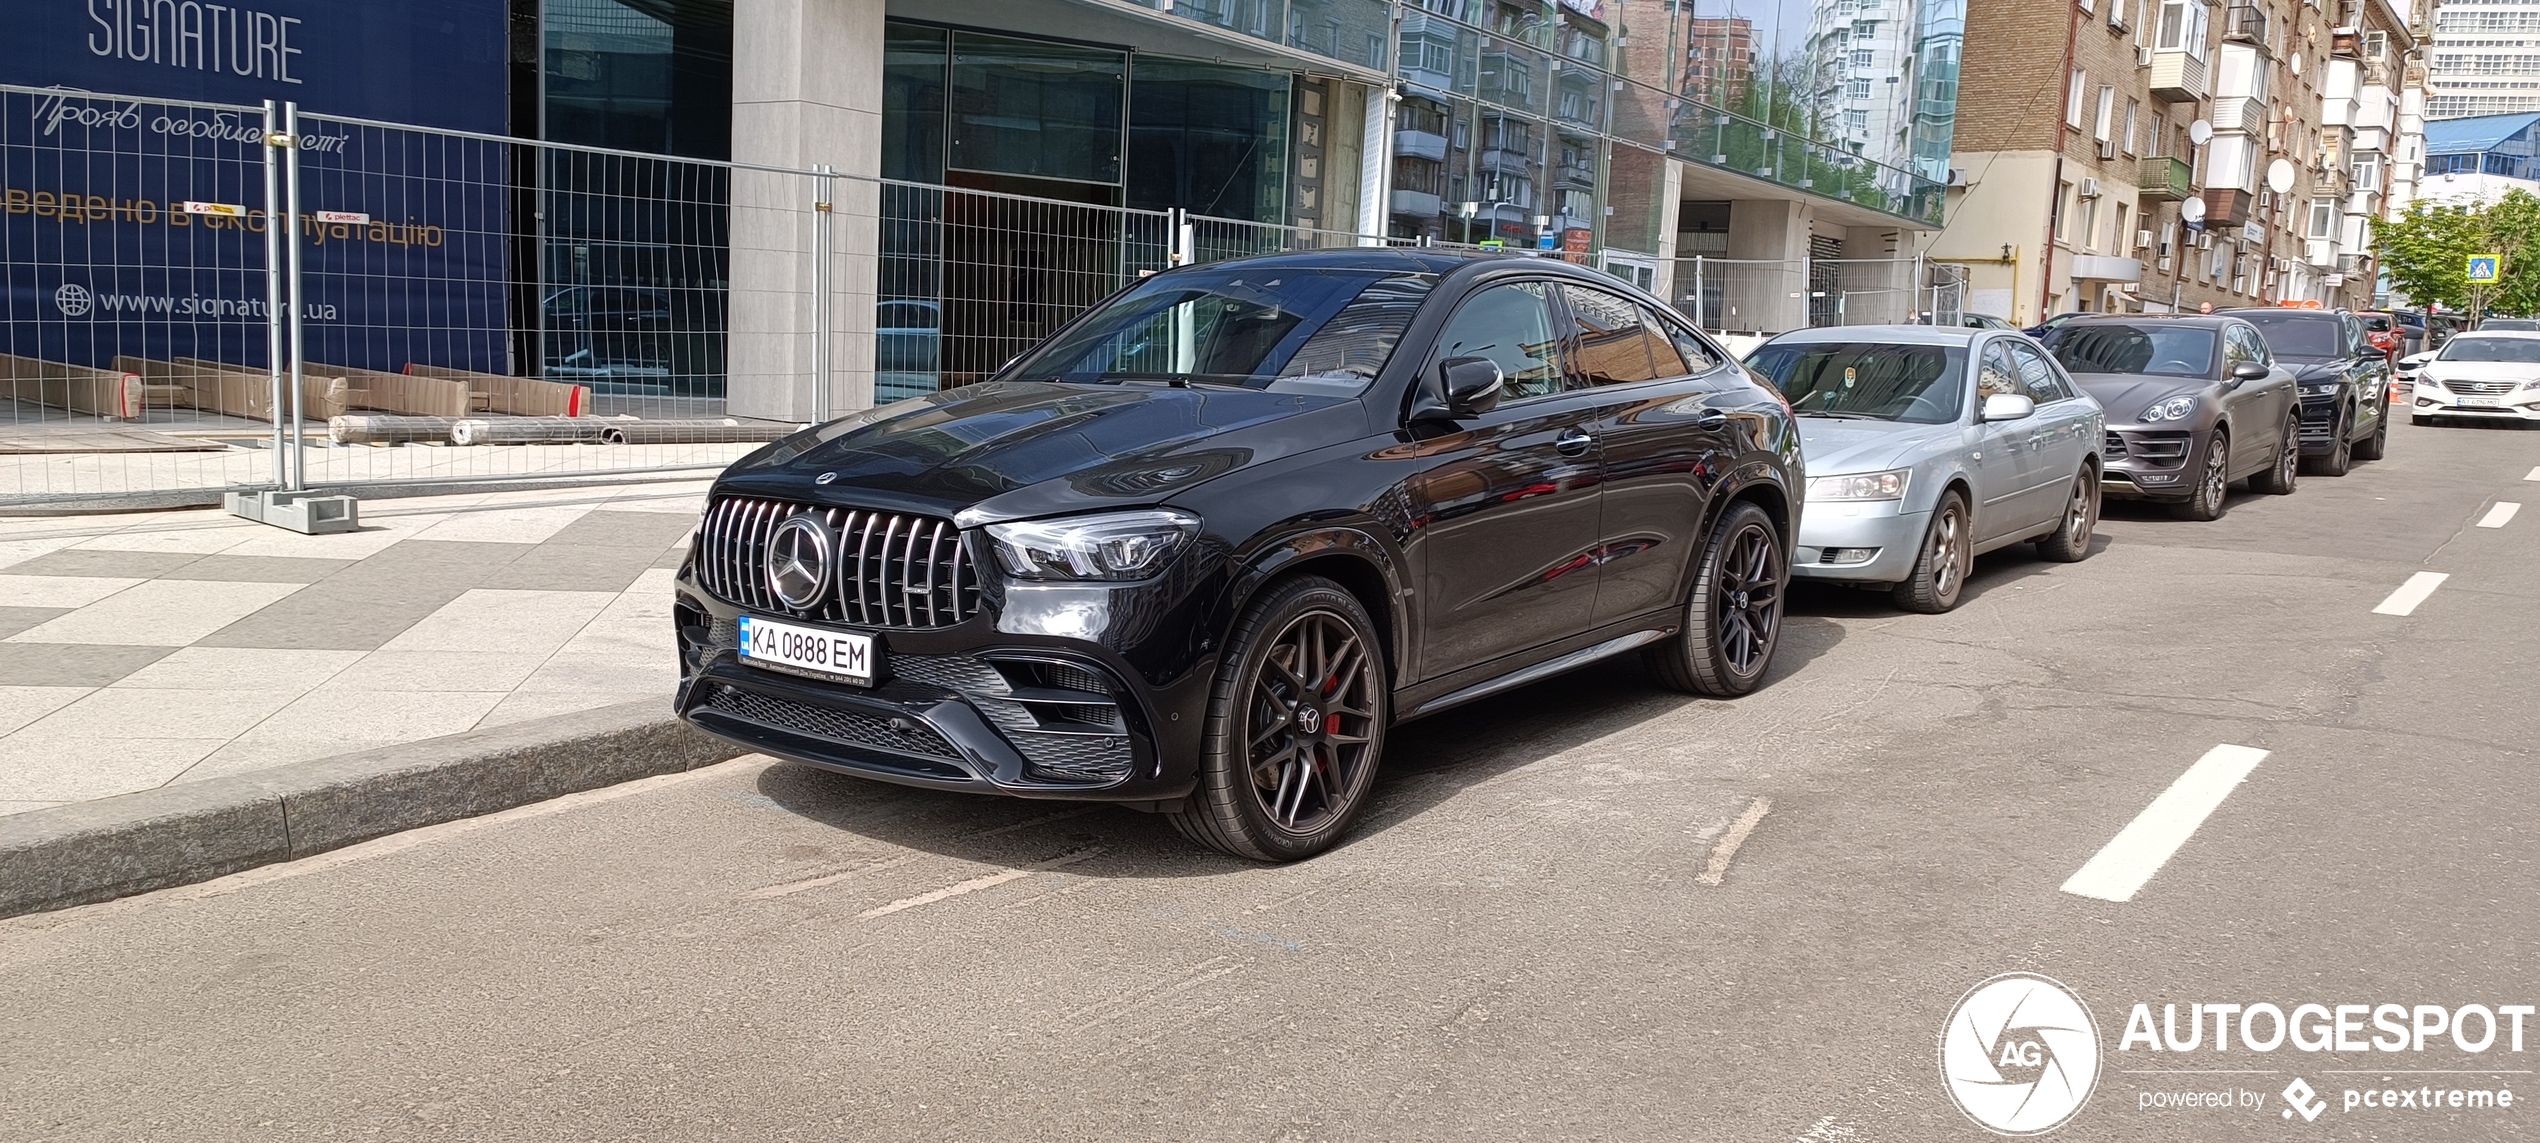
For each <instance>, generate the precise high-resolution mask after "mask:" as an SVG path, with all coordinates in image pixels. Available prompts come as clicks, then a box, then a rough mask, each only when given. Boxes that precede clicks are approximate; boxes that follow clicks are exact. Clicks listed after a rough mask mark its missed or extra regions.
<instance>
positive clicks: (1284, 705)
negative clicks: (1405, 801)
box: [1172, 576, 1390, 861]
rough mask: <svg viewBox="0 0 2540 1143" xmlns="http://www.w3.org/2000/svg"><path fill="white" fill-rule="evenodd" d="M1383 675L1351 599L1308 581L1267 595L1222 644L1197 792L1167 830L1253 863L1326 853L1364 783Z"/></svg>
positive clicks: (1378, 653) (1373, 755)
mask: <svg viewBox="0 0 2540 1143" xmlns="http://www.w3.org/2000/svg"><path fill="white" fill-rule="evenodd" d="M1387 678H1388V675H1387V673H1386V671H1385V663H1384V652H1383V650H1382V644H1381V643H1380V642H1379V641H1378V639H1377V637H1376V624H1375V622H1374V621H1373V620H1371V619H1369V618H1368V617H1367V609H1366V608H1365V607H1363V606H1361V605H1360V604H1359V602H1358V598H1357V597H1356V596H1353V595H1351V594H1350V593H1349V592H1348V591H1347V590H1345V589H1343V588H1342V587H1341V586H1340V585H1339V584H1336V583H1334V582H1332V581H1330V580H1328V579H1324V578H1322V577H1320V576H1300V577H1298V578H1296V579H1292V580H1289V581H1287V582H1285V583H1282V584H1279V585H1278V586H1276V587H1273V588H1271V589H1270V590H1269V591H1268V592H1267V593H1266V594H1265V595H1264V596H1263V597H1262V598H1260V599H1257V600H1255V601H1254V602H1253V603H1252V605H1251V606H1249V607H1247V608H1245V610H1244V615H1243V618H1242V619H1241V620H1240V621H1238V622H1237V623H1236V624H1235V630H1234V634H1233V636H1232V637H1231V638H1229V639H1228V640H1227V642H1226V656H1225V659H1224V662H1223V665H1222V666H1221V667H1219V669H1218V674H1217V685H1216V687H1215V688H1214V689H1213V690H1212V691H1211V692H1210V694H1209V700H1208V723H1207V728H1206V734H1205V736H1204V737H1203V739H1202V741H1201V744H1200V772H1199V788H1198V789H1196V790H1193V791H1192V792H1191V796H1190V798H1189V799H1188V801H1187V802H1185V803H1184V805H1183V807H1182V808H1181V809H1180V810H1177V811H1175V812H1174V813H1173V815H1172V817H1173V824H1174V826H1175V827H1176V828H1178V829H1180V830H1181V831H1182V833H1183V835H1184V836H1187V837H1189V838H1190V839H1191V840H1193V841H1197V842H1199V843H1200V844H1202V845H1206V846H1208V847H1210V848H1212V849H1216V850H1220V851H1222V852H1225V853H1229V854H1232V855H1234V856H1236V857H1246V858H1251V859H1252V860H1255V861H1295V860H1298V859H1300V858H1306V857H1312V856H1314V855H1315V854H1317V853H1321V852H1322V851H1324V850H1326V849H1329V848H1331V847H1332V845H1333V843H1335V842H1337V841H1339V840H1340V837H1341V835H1342V834H1343V833H1345V832H1347V831H1348V829H1349V824H1350V822H1351V820H1352V819H1354V818H1356V817H1357V816H1358V811H1359V808H1360V807H1361V806H1362V805H1363V804H1365V802H1366V800H1367V791H1368V789H1369V788H1370V787H1371V786H1373V785H1374V783H1375V776H1376V761H1377V759H1378V758H1379V757H1381V756H1382V755H1383V753H1384V746H1385V723H1386V721H1387V719H1388V717H1389V714H1388V711H1387V709H1386V705H1387V702H1388V700H1389V697H1390V696H1389V694H1388V691H1387V685H1388V684H1387Z"/></svg>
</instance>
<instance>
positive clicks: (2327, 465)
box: [2311, 412, 2355, 476]
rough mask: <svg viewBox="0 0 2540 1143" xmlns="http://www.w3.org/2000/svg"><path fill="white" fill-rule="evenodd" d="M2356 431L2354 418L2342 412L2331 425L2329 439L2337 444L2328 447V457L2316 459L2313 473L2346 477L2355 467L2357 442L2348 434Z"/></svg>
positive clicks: (2313, 462) (2313, 463)
mask: <svg viewBox="0 0 2540 1143" xmlns="http://www.w3.org/2000/svg"><path fill="white" fill-rule="evenodd" d="M2353 431H2355V419H2354V417H2352V416H2350V415H2348V414H2346V413H2343V412H2340V413H2339V414H2337V418H2336V420H2335V421H2333V422H2331V423H2330V425H2329V432H2328V439H2329V440H2331V441H2334V442H2336V443H2334V444H2331V445H2330V446H2329V447H2328V455H2327V456H2323V457H2319V458H2316V459H2314V460H2313V461H2312V462H2311V463H2312V465H2313V466H2314V467H2313V468H2312V469H2311V471H2313V472H2316V473H2318V474H2319V475H2321V476H2344V475H2346V474H2347V473H2348V472H2349V471H2351V470H2353V468H2354V467H2355V442H2353V441H2350V440H2347V439H2346V434H2348V433H2350V432H2353Z"/></svg>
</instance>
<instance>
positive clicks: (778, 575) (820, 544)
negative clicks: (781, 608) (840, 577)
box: [767, 512, 830, 611]
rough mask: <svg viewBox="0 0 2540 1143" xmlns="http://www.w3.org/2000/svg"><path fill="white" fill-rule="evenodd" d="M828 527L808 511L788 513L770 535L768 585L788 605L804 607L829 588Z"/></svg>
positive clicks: (816, 601) (816, 599)
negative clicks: (796, 514) (790, 514)
mask: <svg viewBox="0 0 2540 1143" xmlns="http://www.w3.org/2000/svg"><path fill="white" fill-rule="evenodd" d="M829 548H830V540H829V528H828V526H827V525H824V524H822V523H821V522H820V518H819V517H817V516H813V515H812V514H810V513H808V512H806V513H803V514H802V515H799V516H792V517H788V518H787V519H786V520H785V522H784V523H782V524H778V525H777V526H776V534H775V535H773V536H769V537H768V538H767V586H768V588H769V589H770V590H772V591H774V592H775V593H776V598H777V600H778V601H779V602H782V603H783V604H784V605H785V606H787V607H790V608H793V609H794V610H796V611H801V610H803V609H805V608H808V607H811V606H812V605H814V604H817V603H819V602H820V597H821V595H822V594H823V593H825V592H827V591H828V590H829Z"/></svg>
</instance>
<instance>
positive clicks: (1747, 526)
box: [1641, 501, 1790, 698]
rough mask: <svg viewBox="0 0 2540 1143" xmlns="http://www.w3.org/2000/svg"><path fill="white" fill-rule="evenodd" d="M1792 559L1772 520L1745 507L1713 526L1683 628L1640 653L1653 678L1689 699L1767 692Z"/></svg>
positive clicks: (1754, 508)
mask: <svg viewBox="0 0 2540 1143" xmlns="http://www.w3.org/2000/svg"><path fill="white" fill-rule="evenodd" d="M1789 590H1790V553H1789V551H1788V550H1787V549H1785V548H1783V547H1782V532H1781V529H1780V528H1779V527H1776V526H1775V525H1774V524H1773V518H1772V516H1771V515H1770V514H1768V513H1766V512H1765V511H1764V510H1763V509H1762V508H1759V507H1757V506H1755V505H1754V504H1753V503H1750V502H1746V501H1740V502H1739V503H1737V504H1735V505H1733V506H1731V507H1730V508H1729V510H1728V512H1727V513H1725V514H1724V515H1722V516H1721V517H1720V522H1719V523H1717V524H1715V525H1712V527H1711V535H1710V537H1709V538H1708V539H1707V540H1705V541H1704V542H1703V545H1702V554H1701V555H1700V556H1699V557H1697V559H1696V561H1695V568H1694V576H1693V590H1691V591H1690V592H1688V593H1686V599H1685V610H1684V613H1683V616H1682V619H1683V623H1682V625H1681V627H1680V629H1679V630H1678V631H1677V632H1676V634H1674V635H1673V636H1670V637H1669V638H1667V639H1664V640H1661V641H1660V642H1658V643H1655V644H1652V645H1651V646H1650V647H1649V649H1648V650H1647V651H1645V652H1643V653H1642V656H1641V658H1642V661H1643V662H1645V663H1647V664H1648V665H1649V671H1650V673H1651V674H1653V675H1655V676H1657V678H1658V681H1659V682H1660V683H1662V684H1664V685H1666V686H1667V687H1669V688H1671V689H1674V690H1678V691H1683V692H1684V693H1686V694H1693V695H1707V696H1710V697H1712V698H1736V697H1737V696H1739V695H1742V694H1746V693H1749V692H1751V691H1753V690H1754V689H1755V688H1757V687H1759V686H1762V685H1764V673H1765V672H1766V671H1768V670H1771V669H1772V666H1773V649H1774V648H1775V647H1778V646H1780V645H1781V637H1782V599H1783V596H1785V595H1786V594H1788V592H1789Z"/></svg>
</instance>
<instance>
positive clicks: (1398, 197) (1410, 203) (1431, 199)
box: [1392, 190, 1442, 218]
mask: <svg viewBox="0 0 2540 1143" xmlns="http://www.w3.org/2000/svg"><path fill="white" fill-rule="evenodd" d="M1441 205H1442V204H1441V202H1440V200H1439V199H1438V196H1436V195H1433V194H1430V193H1428V192H1426V191H1407V190H1398V191H1395V192H1393V202H1392V207H1393V213H1395V214H1407V215H1410V216H1412V217H1413V218H1436V217H1437V216H1438V212H1439V209H1440V207H1441Z"/></svg>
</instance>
